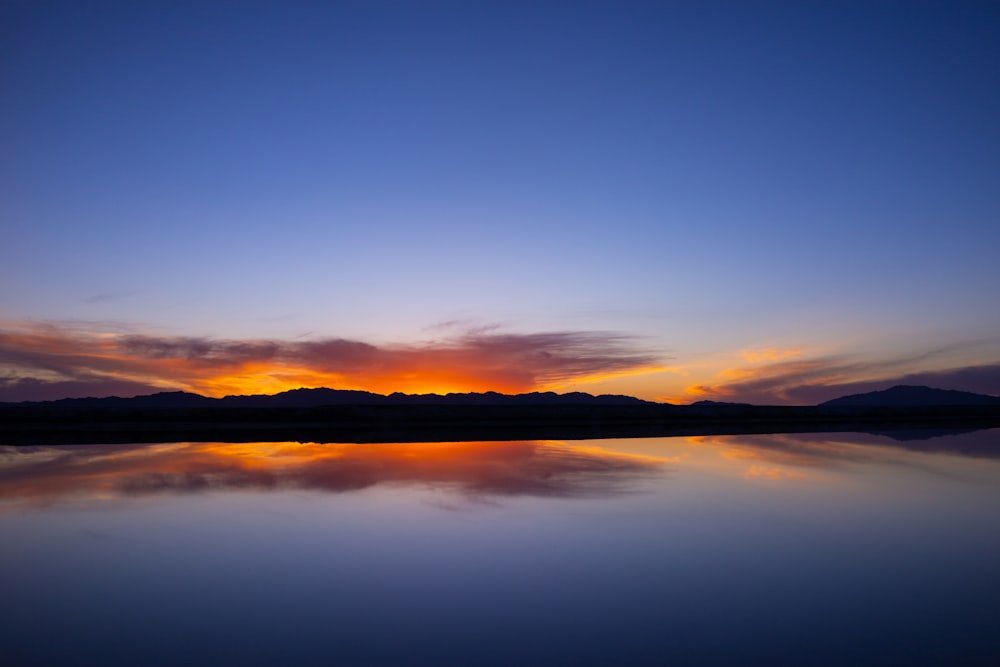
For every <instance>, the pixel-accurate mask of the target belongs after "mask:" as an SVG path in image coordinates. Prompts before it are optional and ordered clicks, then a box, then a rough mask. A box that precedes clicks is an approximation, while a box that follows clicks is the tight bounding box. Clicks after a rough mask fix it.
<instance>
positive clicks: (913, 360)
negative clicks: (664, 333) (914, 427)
mask: <svg viewBox="0 0 1000 667" xmlns="http://www.w3.org/2000/svg"><path fill="white" fill-rule="evenodd" d="M947 352H953V351H952V350H947ZM741 356H742V357H743V358H744V359H745V360H747V361H750V362H751V365H746V366H734V367H729V368H724V369H722V370H720V371H717V372H716V381H715V382H713V383H700V384H693V385H690V386H688V387H686V389H685V391H686V393H687V395H688V398H689V399H690V400H700V399H713V400H722V401H735V402H744V403H754V404H757V405H781V404H796V405H815V404H817V403H821V402H823V401H826V400H829V399H832V398H837V397H839V396H844V395H848V394H856V393H864V392H868V391H874V390H876V389H887V388H889V387H891V386H893V385H895V384H915V385H928V386H933V387H940V388H942V389H959V390H964V391H974V392H978V393H983V394H990V395H1000V361H997V360H996V359H995V358H994V359H989V360H986V363H981V364H973V365H961V366H951V367H947V366H944V367H943V368H942V367H941V366H942V365H944V362H943V361H939V360H937V359H936V355H935V354H934V353H924V354H916V355H913V356H911V357H902V356H901V357H897V358H889V359H880V360H875V359H866V358H862V357H860V356H851V355H829V356H817V357H812V358H798V357H799V352H798V351H797V350H784V351H781V350H766V351H757V352H748V351H744V352H743V353H741ZM772 357H773V358H772ZM935 362H936V363H938V364H940V365H939V366H938V368H935V369H933V370H915V369H919V368H920V367H921V366H925V367H926V365H927V364H930V363H935Z"/></svg>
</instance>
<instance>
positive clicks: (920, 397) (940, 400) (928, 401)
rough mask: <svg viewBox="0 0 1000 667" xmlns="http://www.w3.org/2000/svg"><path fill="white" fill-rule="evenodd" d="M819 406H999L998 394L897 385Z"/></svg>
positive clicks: (849, 396)
mask: <svg viewBox="0 0 1000 667" xmlns="http://www.w3.org/2000/svg"><path fill="white" fill-rule="evenodd" d="M819 405H820V406H822V407H945V406H980V405H1000V397H997V396H989V395H987V394H976V393H973V392H970V391H958V390H956V389H936V388H934V387H927V386H924V385H906V384H897V385H895V386H893V387H890V388H889V389H883V390H881V391H869V392H866V393H862V394H850V395H848V396H841V397H840V398H834V399H831V400H829V401H824V402H823V403H820V404H819Z"/></svg>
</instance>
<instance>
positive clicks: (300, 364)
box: [0, 323, 657, 400]
mask: <svg viewBox="0 0 1000 667" xmlns="http://www.w3.org/2000/svg"><path fill="white" fill-rule="evenodd" d="M0 359H2V360H3V362H2V364H3V365H2V366H0V372H2V373H3V375H0V400H37V399H39V398H60V397H63V396H69V395H73V394H75V395H109V394H110V393H119V394H124V395H134V394H136V393H143V392H148V391H157V390H163V389H184V390H188V391H194V392H197V393H202V394H207V395H210V396H223V395H227V394H247V393H275V392H278V391H283V390H287V389H293V388H297V387H318V386H327V387H338V388H345V389H363V390H368V391H374V392H379V393H391V392H393V391H403V392H411V393H413V392H417V393H427V392H431V393H447V392H450V391H500V392H520V391H530V390H534V389H539V388H549V387H553V386H560V385H565V384H568V383H571V382H574V381H581V380H593V379H594V378H606V377H613V376H618V375H627V374H630V373H636V372H646V371H648V369H655V368H657V365H656V361H657V358H656V357H655V355H653V354H652V353H651V352H649V351H647V350H644V349H641V348H640V347H639V346H638V345H637V343H636V340H635V339H634V338H632V337H630V336H626V335H622V334H616V333H607V332H593V331H560V332H548V333H533V334H504V333H495V332H492V331H491V330H488V329H482V330H478V331H471V332H466V333H464V334H460V335H457V336H454V337H451V338H446V339H439V340H434V341H430V342H423V343H412V344H389V345H375V344H371V343H366V342H362V341H355V340H346V339H340V338H330V339H325V340H314V341H280V340H278V341H276V340H218V339H210V338H197V337H166V336H153V335H146V334H120V333H108V332H102V331H87V330H85V329H83V330H81V329H79V328H72V327H59V326H56V325H38V324H17V323H15V324H13V325H11V324H8V325H6V326H4V327H3V328H0Z"/></svg>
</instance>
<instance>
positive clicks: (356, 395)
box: [0, 387, 657, 408]
mask: <svg viewBox="0 0 1000 667" xmlns="http://www.w3.org/2000/svg"><path fill="white" fill-rule="evenodd" d="M0 405H5V406H42V405H51V406H58V407H70V408H73V407H76V408H104V407H106V408H118V407H136V408H197V407H242V408H246V407H261V408H263V407H268V408H271V407H273V408H284V407H288V408H314V407H324V406H333V405H657V404H656V403H653V402H651V401H644V400H642V399H640V398H635V397H633V396H624V395H621V394H598V395H594V394H588V393H584V392H578V391H575V392H568V393H565V394H557V393H555V392H551V391H546V392H537V391H535V392H528V393H523V394H501V393H499V392H495V391H488V392H465V393H448V394H405V393H402V392H393V393H391V394H376V393H374V392H370V391H362V390H356V389H330V388H328V387H317V388H306V387H299V388H298V389H290V390H287V391H283V392H279V393H277V394H231V395H228V396H223V397H221V398H211V397H208V396H202V395H201V394H195V393H191V392H186V391H161V392H157V393H155V394H144V395H141V396H133V397H129V398H122V397H120V396H107V397H102V398H96V397H87V398H61V399H57V400H53V401H21V402H6V403H0Z"/></svg>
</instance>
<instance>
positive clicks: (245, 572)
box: [0, 431, 1000, 665]
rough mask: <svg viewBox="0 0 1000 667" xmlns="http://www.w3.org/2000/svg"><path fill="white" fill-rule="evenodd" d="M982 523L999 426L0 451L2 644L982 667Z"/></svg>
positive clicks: (339, 659) (188, 652)
mask: <svg viewBox="0 0 1000 667" xmlns="http://www.w3.org/2000/svg"><path fill="white" fill-rule="evenodd" d="M907 435H908V436H910V437H916V436H919V435H920V434H907ZM997 508H1000V432H997V431H981V432H976V433H968V434H962V435H947V436H939V437H934V438H931V439H909V440H899V439H893V438H890V437H886V436H876V435H861V434H844V433H837V434H808V435H774V436H725V437H699V438H650V439H633V440H595V441H586V442H584V441H577V442H535V441H529V442H473V443H417V444H378V445H353V444H299V443H252V444H222V443H172V444H166V445H162V444H157V445H81V446H57V447H42V446H37V447H6V448H0V537H2V549H0V591H2V596H3V597H2V599H3V602H2V604H0V646H3V653H4V655H5V661H6V660H8V659H11V658H12V662H11V663H9V664H18V665H20V664H24V665H31V664H39V665H41V664H45V665H57V664H66V665H68V664H79V663H81V662H85V661H86V662H99V663H101V664H107V665H117V664H121V665H125V664H128V665H136V664H147V665H150V664H163V665H174V664H206V665H207V664H223V663H228V664H251V665H252V664H304V665H309V664H317V665H318V664H323V665H329V664H343V665H400V664H462V665H466V664H476V665H494V664H495V665H510V664H523V665H641V664H668V663H674V664H688V665H697V664H778V665H781V664H786V665H801V664H821V665H822V664H830V665H833V664H854V665H863V664H872V665H876V664H878V665H884V664H901V665H915V664H928V665H930V664H966V665H977V664H982V665H990V664H997V663H998V662H1000V633H998V632H997V631H996V620H997V619H998V618H1000V570H998V563H1000V512H998V511H997Z"/></svg>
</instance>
